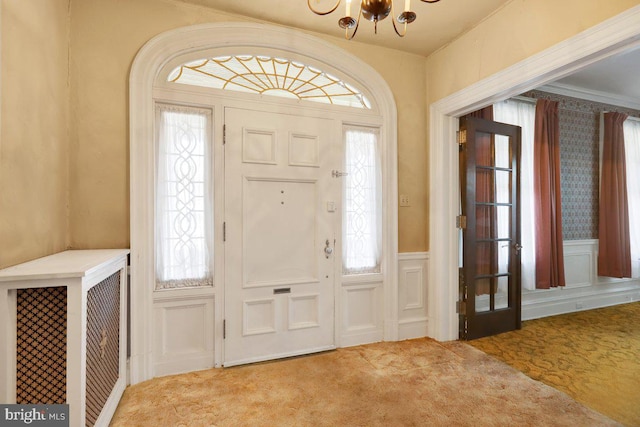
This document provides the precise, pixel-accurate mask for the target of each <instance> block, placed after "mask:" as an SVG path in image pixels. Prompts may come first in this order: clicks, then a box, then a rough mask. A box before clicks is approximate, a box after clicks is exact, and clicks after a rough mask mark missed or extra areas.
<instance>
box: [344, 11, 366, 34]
mask: <svg viewBox="0 0 640 427" xmlns="http://www.w3.org/2000/svg"><path fill="white" fill-rule="evenodd" d="M361 16H362V6H360V12H359V13H358V19H357V20H356V26H355V28H354V29H353V34H351V36H349V29H348V28H345V29H344V38H345V39H347V40H351V39H353V38H354V37H355V36H356V33H357V32H358V27H360V17H361Z"/></svg>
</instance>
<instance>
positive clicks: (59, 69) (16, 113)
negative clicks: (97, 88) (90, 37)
mask: <svg viewBox="0 0 640 427" xmlns="http://www.w3.org/2000/svg"><path fill="white" fill-rule="evenodd" d="M1 7H2V10H1V16H2V34H1V40H2V51H1V55H2V56H1V61H2V69H1V70H0V72H1V76H2V87H1V92H0V95H1V97H2V106H1V108H2V110H1V113H0V117H1V119H2V129H1V133H0V268H2V267H7V266H10V265H14V264H18V263H20V262H24V261H27V260H31V259H34V258H38V257H41V256H45V255H49V254H52V253H55V252H59V251H61V250H64V249H65V248H66V231H67V205H68V203H67V202H68V198H67V188H68V187H67V179H68V163H67V151H68V132H69V130H68V124H69V120H68V113H69V92H68V65H67V64H68V38H69V21H68V0H46V1H25V0H2V4H1Z"/></svg>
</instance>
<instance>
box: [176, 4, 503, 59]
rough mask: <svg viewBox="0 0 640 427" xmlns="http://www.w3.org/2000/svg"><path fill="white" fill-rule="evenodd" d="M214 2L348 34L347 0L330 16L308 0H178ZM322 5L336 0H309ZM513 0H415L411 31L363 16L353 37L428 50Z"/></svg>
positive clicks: (229, 8)
mask: <svg viewBox="0 0 640 427" xmlns="http://www.w3.org/2000/svg"><path fill="white" fill-rule="evenodd" d="M180 1H183V2H185V3H192V4H197V5H201V6H207V7H211V8H214V9H217V10H220V11H224V12H228V13H231V14H237V15H242V16H245V17H249V18H254V19H256V20H261V21H269V22H273V23H276V24H282V25H286V26H289V27H295V28H299V29H302V30H308V31H314V32H318V33H323V34H327V35H331V36H335V37H344V30H343V29H341V28H340V27H338V20H339V19H340V18H342V16H344V14H345V10H344V6H343V5H344V2H345V0H342V1H341V4H340V7H338V9H337V10H336V11H335V12H333V13H331V14H329V15H326V16H319V15H316V14H314V13H313V12H311V10H309V7H308V6H307V0H268V1H267V0H180ZM310 1H311V3H312V5H314V7H316V8H317V9H319V10H329V9H330V8H331V6H332V5H333V4H335V1H336V0H310ZM509 1H511V0H472V1H470V0H442V1H440V2H438V3H433V4H429V3H424V2H422V1H418V0H413V1H412V2H411V9H412V10H413V11H414V12H415V13H416V15H417V19H416V20H415V22H413V23H412V24H410V25H409V27H408V30H407V35H406V36H405V37H398V36H397V35H396V33H395V32H394V31H393V25H392V23H391V21H390V19H391V17H390V16H389V17H388V18H387V19H385V20H383V21H380V22H379V23H378V34H375V33H374V27H373V23H371V22H369V21H366V20H364V19H363V20H361V21H360V28H359V29H358V33H357V35H356V36H355V38H354V39H353V40H352V41H353V42H362V43H370V44H375V45H377V46H385V47H388V48H391V49H396V50H401V51H405V52H410V53H415V54H418V55H422V56H425V57H426V56H429V55H430V54H431V53H433V52H434V51H436V50H437V49H439V48H440V47H442V46H444V45H446V44H448V43H450V42H452V41H453V40H455V39H456V38H457V37H459V36H460V35H462V34H464V33H465V32H466V31H468V30H470V29H471V28H473V27H474V26H476V25H477V24H479V23H480V22H481V21H482V20H483V19H484V18H486V17H487V16H489V15H491V14H492V13H493V12H495V11H496V10H498V9H499V8H501V7H502V6H503V5H504V4H506V3H509ZM357 4H358V0H353V3H352V5H351V10H352V14H353V15H355V12H356V10H357V9H356V5H357ZM396 6H397V9H396V10H395V12H396V15H398V14H400V12H402V10H401V8H402V7H404V1H403V0H396Z"/></svg>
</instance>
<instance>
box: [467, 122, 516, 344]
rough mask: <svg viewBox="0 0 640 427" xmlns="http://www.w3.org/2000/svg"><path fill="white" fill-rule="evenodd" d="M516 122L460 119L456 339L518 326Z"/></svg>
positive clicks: (471, 337) (499, 331)
mask: <svg viewBox="0 0 640 427" xmlns="http://www.w3.org/2000/svg"><path fill="white" fill-rule="evenodd" d="M520 133H521V129H520V127H518V126H512V125H507V124H503V123H497V122H493V121H489V120H484V119H479V118H472V117H465V118H462V119H460V183H461V189H460V190H461V208H462V215H461V217H460V220H459V225H460V228H461V229H462V235H463V239H462V245H463V251H462V252H463V254H462V267H461V269H460V302H459V307H458V308H459V310H458V311H459V313H460V338H461V339H467V340H471V339H475V338H480V337H484V336H489V335H495V334H498V333H502V332H507V331H511V330H515V329H520V326H521V307H520V303H521V285H520V252H521V251H520V249H521V246H520V213H519V210H520V197H519V188H520V177H519V165H520Z"/></svg>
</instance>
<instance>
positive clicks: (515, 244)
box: [513, 243, 522, 253]
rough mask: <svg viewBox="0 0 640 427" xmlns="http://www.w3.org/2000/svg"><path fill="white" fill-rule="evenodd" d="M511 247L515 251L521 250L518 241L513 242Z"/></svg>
mask: <svg viewBox="0 0 640 427" xmlns="http://www.w3.org/2000/svg"><path fill="white" fill-rule="evenodd" d="M513 248H514V249H515V250H516V253H518V252H520V250H522V245H521V244H520V243H514V244H513Z"/></svg>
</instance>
